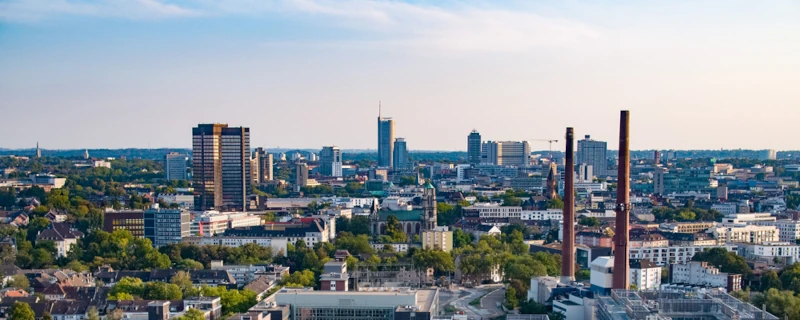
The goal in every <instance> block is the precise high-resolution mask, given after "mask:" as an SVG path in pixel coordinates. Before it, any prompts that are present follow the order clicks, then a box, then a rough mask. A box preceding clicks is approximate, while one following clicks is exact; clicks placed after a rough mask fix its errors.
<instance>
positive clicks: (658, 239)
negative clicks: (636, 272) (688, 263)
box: [629, 233, 669, 248]
mask: <svg viewBox="0 0 800 320" xmlns="http://www.w3.org/2000/svg"><path fill="white" fill-rule="evenodd" d="M629 246H630V247H631V248H660V247H667V246H669V240H667V238H665V237H664V236H662V235H660V234H658V233H647V234H641V235H637V236H631V238H630V242H629Z"/></svg>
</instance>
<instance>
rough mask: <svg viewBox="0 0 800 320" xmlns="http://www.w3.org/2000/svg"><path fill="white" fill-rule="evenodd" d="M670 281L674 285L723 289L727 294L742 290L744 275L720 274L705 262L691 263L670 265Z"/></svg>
mask: <svg viewBox="0 0 800 320" xmlns="http://www.w3.org/2000/svg"><path fill="white" fill-rule="evenodd" d="M669 279H670V283H673V284H687V285H691V286H698V287H707V288H722V289H725V290H726V291H727V292H731V291H739V290H742V275H740V274H732V273H725V272H720V271H719V269H717V268H716V267H714V266H710V265H708V262H705V261H690V262H686V263H675V264H671V265H669Z"/></svg>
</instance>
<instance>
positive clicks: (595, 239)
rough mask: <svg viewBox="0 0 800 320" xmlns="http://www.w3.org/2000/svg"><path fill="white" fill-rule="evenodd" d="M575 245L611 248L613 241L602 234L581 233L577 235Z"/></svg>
mask: <svg viewBox="0 0 800 320" xmlns="http://www.w3.org/2000/svg"><path fill="white" fill-rule="evenodd" d="M575 243H576V244H582V245H585V246H589V247H604V248H611V245H612V239H611V237H610V236H608V235H606V234H604V233H601V232H592V231H580V232H578V233H576V234H575Z"/></svg>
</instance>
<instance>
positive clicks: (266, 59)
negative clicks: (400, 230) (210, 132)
mask: <svg viewBox="0 0 800 320" xmlns="http://www.w3.org/2000/svg"><path fill="white" fill-rule="evenodd" d="M797 17H800V3H798V2H796V1H768V2H766V1H764V2H752V1H647V2H642V1H605V2H602V3H601V2H599V1H574V0H572V1H569V0H568V1H470V0H466V1H436V2H426V1H406V2H403V1H352V0H342V1H324V0H285V1H283V0H275V1H259V0H227V1H214V0H198V1H189V0H186V1H164V0H96V1H82V0H70V1H67V0H49V1H48V0H23V1H18V0H0V111H1V112H2V114H3V117H4V118H5V119H7V120H6V121H3V122H2V124H1V125H0V148H21V147H31V146H33V145H35V143H36V142H37V141H39V142H40V144H41V145H42V147H44V148H123V147H189V146H190V142H191V140H190V139H191V137H190V128H191V127H192V126H194V125H196V124H197V123H207V122H226V123H229V124H230V125H237V126H238V125H243V126H248V127H250V128H251V133H252V138H251V144H252V145H253V146H266V147H278V146H280V147H302V148H316V147H320V146H322V145H330V144H336V145H339V146H341V147H343V148H373V149H374V148H375V146H374V145H375V144H376V140H377V139H376V124H375V117H376V116H377V104H378V101H382V104H383V113H384V115H388V116H392V117H394V118H395V120H396V122H397V125H396V134H397V136H401V137H406V138H407V141H408V145H409V149H412V150H413V149H428V150H430V149H439V150H462V149H466V136H467V134H468V133H469V131H470V130H471V129H473V128H475V129H478V130H479V131H480V132H481V133H482V134H483V136H484V138H485V139H491V140H525V139H556V138H561V137H562V136H563V132H564V128H565V127H567V126H573V127H575V130H576V133H577V134H578V135H583V134H591V135H592V136H593V137H594V138H596V139H601V140H607V141H609V142H610V143H609V147H611V148H616V143H615V140H616V137H617V132H616V130H617V124H616V121H617V119H618V112H619V110H620V109H629V110H631V116H632V124H633V130H632V133H633V138H632V140H631V144H632V148H634V149H649V148H664V149H666V148H673V149H688V148H703V149H715V148H755V149H763V148H774V149H781V150H785V149H800V140H799V139H796V138H795V137H796V129H795V128H797V126H798V120H800V90H798V83H800V59H798V53H799V52H800V41H798V40H800V19H798V18H797ZM534 148H535V149H546V148H547V144H546V143H542V144H541V145H537V144H534Z"/></svg>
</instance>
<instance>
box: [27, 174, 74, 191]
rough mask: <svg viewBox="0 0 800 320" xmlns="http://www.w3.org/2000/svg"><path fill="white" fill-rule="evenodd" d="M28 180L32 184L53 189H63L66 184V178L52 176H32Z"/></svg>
mask: <svg viewBox="0 0 800 320" xmlns="http://www.w3.org/2000/svg"><path fill="white" fill-rule="evenodd" d="M30 179H31V183H32V184H35V185H46V186H52V187H53V188H55V189H59V188H63V187H64V184H66V183H67V178H56V176H54V175H52V174H32V175H30Z"/></svg>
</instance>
